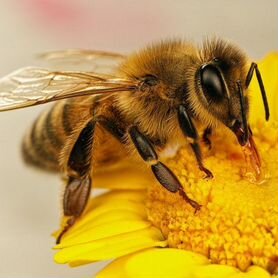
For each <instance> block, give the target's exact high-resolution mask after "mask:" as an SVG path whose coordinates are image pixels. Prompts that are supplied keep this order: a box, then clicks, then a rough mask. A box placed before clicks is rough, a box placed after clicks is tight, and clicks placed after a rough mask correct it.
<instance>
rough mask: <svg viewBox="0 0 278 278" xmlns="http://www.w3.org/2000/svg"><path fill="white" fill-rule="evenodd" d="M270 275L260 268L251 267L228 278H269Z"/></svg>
mask: <svg viewBox="0 0 278 278" xmlns="http://www.w3.org/2000/svg"><path fill="white" fill-rule="evenodd" d="M270 277H271V276H270V274H269V273H268V272H267V271H266V270H264V269H263V268H261V267H258V266H251V267H249V269H248V270H247V271H246V272H239V273H236V274H234V275H232V276H229V278H270Z"/></svg>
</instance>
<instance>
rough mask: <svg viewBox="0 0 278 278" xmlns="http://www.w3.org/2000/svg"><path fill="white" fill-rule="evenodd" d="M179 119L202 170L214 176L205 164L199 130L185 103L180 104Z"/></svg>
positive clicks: (209, 175) (207, 175)
mask: <svg viewBox="0 0 278 278" xmlns="http://www.w3.org/2000/svg"><path fill="white" fill-rule="evenodd" d="M178 119H179V124H180V127H181V130H182V132H183V134H184V135H185V136H186V137H187V139H188V141H189V142H190V146H191V148H192V150H193V152H194V154H195V157H196V160H197V163H198V165H199V168H200V170H201V171H203V172H205V174H206V178H207V179H211V178H213V174H212V173H211V171H210V170H209V169H207V168H206V167H205V166H204V164H203V157H202V152H201V148H200V145H199V142H198V140H199V136H198V132H197V130H196V128H195V126H194V124H193V122H192V121H191V118H190V116H189V114H188V113H187V109H186V107H185V106H184V105H180V106H179V110H178Z"/></svg>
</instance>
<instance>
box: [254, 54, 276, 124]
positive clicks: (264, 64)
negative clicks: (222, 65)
mask: <svg viewBox="0 0 278 278" xmlns="http://www.w3.org/2000/svg"><path fill="white" fill-rule="evenodd" d="M259 69H260V72H261V75H262V78H263V82H264V86H265V90H266V94H267V98H268V102H269V107H270V120H271V121H273V120H276V121H277V120H278V109H277V107H278V52H274V53H270V54H268V55H267V56H266V57H265V58H264V59H263V60H262V61H261V62H260V63H259ZM250 99H251V113H250V121H251V122H252V123H254V122H256V121H257V120H263V119H264V106H263V102H262V97H261V92H260V88H259V85H258V81H257V79H256V77H255V76H254V77H253V79H252V82H251V84H250Z"/></svg>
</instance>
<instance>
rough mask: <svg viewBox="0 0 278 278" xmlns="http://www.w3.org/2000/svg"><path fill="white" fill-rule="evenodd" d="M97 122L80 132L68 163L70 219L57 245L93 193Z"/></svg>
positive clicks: (66, 197) (66, 195)
mask: <svg viewBox="0 0 278 278" xmlns="http://www.w3.org/2000/svg"><path fill="white" fill-rule="evenodd" d="M94 129H95V122H92V121H90V122H88V123H87V124H86V126H85V127H84V128H83V129H82V131H81V132H80V134H79V136H78V138H77V141H76V142H75V144H74V146H73V148H72V150H71V152H70V155H69V159H68V163H67V175H68V181H67V185H66V189H65V192H64V198H63V209H64V215H65V216H68V217H70V218H69V220H68V222H67V224H66V226H65V227H64V229H63V231H62V232H61V233H60V235H59V236H58V238H57V240H56V243H57V244H58V243H59V242H60V241H61V238H62V236H63V235H64V234H65V233H66V232H67V231H68V229H69V228H70V227H71V226H73V225H74V223H75V222H76V220H77V218H78V217H79V216H80V215H81V214H82V212H83V211H84V209H85V207H86V204H87V201H88V199H89V196H90V191H91V178H90V172H91V160H92V159H91V158H92V150H93V137H94Z"/></svg>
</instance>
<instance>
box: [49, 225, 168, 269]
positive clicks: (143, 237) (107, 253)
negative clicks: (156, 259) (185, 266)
mask: <svg viewBox="0 0 278 278" xmlns="http://www.w3.org/2000/svg"><path fill="white" fill-rule="evenodd" d="M166 245H167V243H166V241H165V240H164V238H163V236H162V234H161V232H160V231H159V230H158V229H156V228H154V227H149V228H146V229H142V230H137V231H134V232H128V233H124V234H120V235H115V236H112V237H108V238H103V239H100V240H96V241H91V242H89V243H86V244H80V245H75V246H71V247H68V248H64V249H62V250H61V251H59V252H58V253H57V254H56V255H55V257H54V259H55V261H56V262H57V263H69V264H70V265H71V266H77V265H80V264H85V263H90V262H94V261H99V260H109V259H114V258H118V257H121V256H124V255H127V254H130V253H134V252H136V251H138V250H143V249H146V248H150V247H155V246H159V247H165V246H166Z"/></svg>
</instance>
